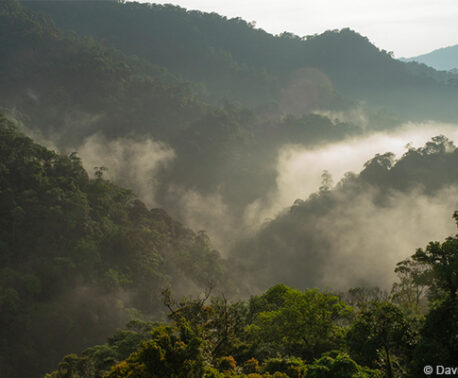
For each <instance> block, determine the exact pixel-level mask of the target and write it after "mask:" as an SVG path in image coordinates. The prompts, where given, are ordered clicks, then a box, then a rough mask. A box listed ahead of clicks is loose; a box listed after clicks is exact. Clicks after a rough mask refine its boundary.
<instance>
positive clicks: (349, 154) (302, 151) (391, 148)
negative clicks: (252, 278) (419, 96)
mask: <svg viewBox="0 0 458 378" xmlns="http://www.w3.org/2000/svg"><path fill="white" fill-rule="evenodd" d="M436 135H445V136H447V137H448V138H449V139H450V140H452V141H453V142H455V143H456V142H457V141H458V125H453V124H444V123H437V122H426V123H420V124H418V123H406V124H404V125H402V126H401V127H400V128H398V129H395V130H392V131H386V132H377V133H372V134H368V135H367V134H366V135H363V136H359V137H353V138H348V139H345V140H343V141H340V142H337V143H330V144H327V145H324V146H323V145H320V146H319V147H318V148H311V147H304V146H302V145H285V146H283V147H282V148H280V150H279V153H278V158H277V162H276V167H275V169H276V172H277V173H276V180H275V187H274V189H273V190H270V191H269V192H268V193H265V194H264V195H262V196H260V197H259V198H258V199H256V200H255V201H253V202H252V203H251V204H249V205H248V206H247V208H246V210H245V223H246V224H247V225H251V227H254V228H258V227H259V226H260V225H261V224H262V223H263V222H264V221H266V220H268V219H271V218H272V217H274V216H275V215H276V214H278V213H279V212H280V211H281V210H283V209H284V208H285V207H287V206H290V205H291V204H292V203H293V202H294V201H295V200H296V199H298V198H300V199H305V198H307V197H308V196H309V195H310V194H312V193H314V192H316V191H317V190H318V189H319V187H320V185H321V174H322V172H323V171H325V170H326V171H328V172H329V173H330V174H331V176H332V178H333V181H334V182H339V181H340V180H341V179H342V178H343V177H344V175H345V173H347V172H359V171H361V169H362V168H363V166H364V164H365V163H366V162H367V161H368V160H369V159H371V158H372V157H374V156H375V155H376V154H383V153H385V152H392V153H394V154H395V156H396V157H397V158H400V157H401V156H402V154H403V153H405V152H406V151H407V150H408V149H409V148H411V147H420V146H423V145H424V144H425V143H426V142H427V141H428V140H430V139H431V138H432V137H434V136H436Z"/></svg>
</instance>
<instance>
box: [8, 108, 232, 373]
mask: <svg viewBox="0 0 458 378" xmlns="http://www.w3.org/2000/svg"><path fill="white" fill-rule="evenodd" d="M102 174H103V171H99V172H98V174H97V176H98V178H96V179H89V177H88V174H87V172H86V171H85V170H84V169H83V168H82V166H81V162H80V161H79V159H78V157H77V156H76V155H75V154H72V155H70V156H65V155H59V154H56V153H54V152H52V151H49V150H47V149H46V148H44V147H41V146H39V145H37V144H35V143H33V141H32V140H31V139H29V138H27V137H25V136H24V135H23V134H21V133H19V132H18V131H17V130H16V128H15V126H14V125H13V124H12V123H11V122H10V121H9V120H8V119H6V118H4V117H3V116H1V117H0V193H1V196H0V209H1V213H2V217H1V219H0V261H1V268H0V310H1V311H0V314H1V315H0V325H1V326H0V340H1V343H0V356H1V358H0V370H1V372H2V376H8V377H36V376H39V375H40V374H43V373H44V372H45V371H46V370H49V369H50V368H52V367H53V366H55V364H56V363H57V362H58V361H59V360H60V359H61V358H62V356H63V355H64V354H66V353H69V352H71V351H75V350H81V349H82V348H85V347H88V346H89V345H92V344H94V343H96V342H101V341H103V340H104V338H105V337H106V336H107V335H109V334H110V333H112V332H113V331H114V330H115V329H116V328H117V327H120V326H121V325H123V324H124V323H125V322H126V321H128V320H129V319H131V318H133V317H135V318H141V317H150V316H152V315H153V314H154V315H155V316H156V317H160V316H161V312H162V301H161V294H160V293H161V290H163V289H164V288H167V287H169V288H171V289H173V290H174V291H178V292H182V293H186V294H187V295H189V294H190V293H192V292H193V291H195V292H199V289H205V288H208V287H212V286H216V287H218V286H219V287H222V286H221V285H220V284H224V287H226V288H228V287H229V286H230V279H229V278H228V276H226V274H227V270H226V268H225V267H224V262H223V261H222V260H221V258H220V256H219V254H218V252H216V251H215V250H213V249H212V248H211V247H210V244H209V240H208V237H207V236H206V235H205V234H204V233H203V232H200V233H194V232H193V231H191V230H189V229H187V228H185V227H184V226H183V225H181V224H180V223H178V222H176V221H174V220H173V219H171V218H170V217H169V216H168V215H167V213H166V212H165V211H164V210H161V209H152V210H148V209H147V208H146V206H145V205H144V204H143V203H142V202H141V201H139V200H138V199H137V198H136V197H135V195H134V194H133V193H132V192H130V191H128V190H125V189H122V188H120V187H117V186H115V185H114V184H112V183H111V182H109V181H106V180H104V179H103V178H102ZM227 285H229V286H227ZM44 351H45V353H43V352H44ZM24 361H27V363H24Z"/></svg>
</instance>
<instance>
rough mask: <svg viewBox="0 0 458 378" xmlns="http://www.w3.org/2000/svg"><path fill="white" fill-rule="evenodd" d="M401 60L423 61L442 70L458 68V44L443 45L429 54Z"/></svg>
mask: <svg viewBox="0 0 458 378" xmlns="http://www.w3.org/2000/svg"><path fill="white" fill-rule="evenodd" d="M401 60H402V61H405V62H419V63H423V64H426V65H427V66H430V67H433V68H435V69H436V70H440V71H450V70H453V69H458V45H454V46H449V47H443V48H440V49H437V50H434V51H431V52H430V53H427V54H423V55H418V56H414V57H412V58H403V59H401Z"/></svg>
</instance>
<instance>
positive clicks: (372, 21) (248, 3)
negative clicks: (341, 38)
mask: <svg viewBox="0 0 458 378" xmlns="http://www.w3.org/2000/svg"><path fill="white" fill-rule="evenodd" d="M142 2H146V1H145V0H143V1H142ZM148 2H150V1H148ZM153 2H155V3H159V4H166V3H172V4H174V5H179V6H181V7H183V8H187V9H189V10H195V9H197V10H201V11H204V12H216V13H219V14H221V15H223V16H226V17H228V18H232V17H241V18H243V19H244V20H246V21H248V22H251V21H256V27H258V28H261V29H264V30H265V31H267V32H269V33H272V34H279V33H281V32H283V31H288V32H291V33H294V34H297V35H299V36H304V35H310V34H316V33H318V34H319V33H322V32H324V31H325V30H328V29H341V28H344V27H350V28H351V29H353V30H355V31H357V32H358V33H360V34H362V35H364V36H366V37H368V38H369V40H370V41H371V42H372V43H374V44H375V45H376V46H377V47H379V48H380V49H384V50H387V51H393V52H394V53H395V56H396V57H411V56H416V55H420V54H424V53H428V52H430V51H432V50H435V49H437V48H440V47H446V46H451V45H456V44H458V0H302V1H301V0H282V1H268V0H263V1H262V0H171V1H153Z"/></svg>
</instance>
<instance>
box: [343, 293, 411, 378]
mask: <svg viewBox="0 0 458 378" xmlns="http://www.w3.org/2000/svg"><path fill="white" fill-rule="evenodd" d="M413 339H414V335H413V333H412V330H411V329H410V326H409V322H408V321H407V319H406V316H405V315H404V313H403V312H402V311H401V310H400V309H399V308H398V307H397V306H396V305H394V304H392V303H390V302H374V303H373V304H372V305H371V306H370V307H369V308H368V309H367V310H364V311H362V312H361V314H359V316H358V317H357V319H356V321H355V322H354V323H353V324H352V326H351V328H350V330H349V331H348V334H347V345H348V347H349V349H350V355H351V356H352V358H354V359H355V360H356V361H357V362H359V363H362V364H364V365H368V366H370V367H377V366H378V365H384V367H385V371H386V375H387V376H388V377H392V376H393V362H392V361H393V359H394V356H398V357H399V358H404V364H403V365H404V366H405V359H406V358H408V356H409V353H410V351H411V349H412V346H413Z"/></svg>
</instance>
